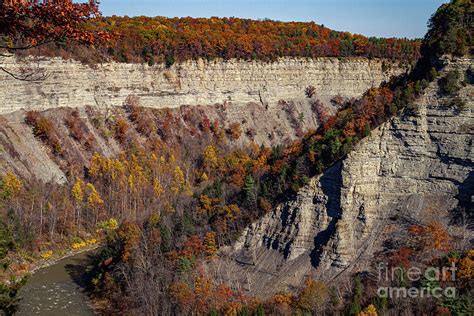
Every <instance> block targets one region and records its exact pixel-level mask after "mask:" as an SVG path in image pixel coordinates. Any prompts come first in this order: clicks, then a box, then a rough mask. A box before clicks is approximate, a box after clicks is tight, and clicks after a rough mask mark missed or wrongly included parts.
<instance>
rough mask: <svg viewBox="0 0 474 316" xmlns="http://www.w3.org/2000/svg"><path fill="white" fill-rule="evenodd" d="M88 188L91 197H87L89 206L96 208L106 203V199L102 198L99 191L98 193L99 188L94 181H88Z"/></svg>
mask: <svg viewBox="0 0 474 316" xmlns="http://www.w3.org/2000/svg"><path fill="white" fill-rule="evenodd" d="M87 188H88V189H89V197H88V198H87V204H88V205H89V207H91V208H94V207H98V206H101V205H102V204H104V200H102V198H101V197H100V195H99V193H97V190H96V189H95V187H94V185H93V184H92V183H88V184H87Z"/></svg>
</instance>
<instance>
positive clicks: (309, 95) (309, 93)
mask: <svg viewBox="0 0 474 316" xmlns="http://www.w3.org/2000/svg"><path fill="white" fill-rule="evenodd" d="M304 93H305V94H306V97H307V98H308V99H311V98H312V97H313V96H314V95H315V93H316V88H315V87H314V86H308V87H307V88H306V89H305V90H304Z"/></svg>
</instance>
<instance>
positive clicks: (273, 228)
mask: <svg viewBox="0 0 474 316" xmlns="http://www.w3.org/2000/svg"><path fill="white" fill-rule="evenodd" d="M472 65H473V60H472V59H457V60H455V61H454V62H452V63H449V64H448V65H446V67H445V68H444V70H443V72H444V73H446V72H448V71H450V70H452V69H455V68H456V69H458V70H459V71H460V73H465V72H466V70H467V69H469V68H472ZM438 91H439V87H438V85H437V83H436V82H434V83H432V84H431V85H430V86H429V88H428V89H427V90H426V91H425V94H424V96H423V97H422V98H420V99H419V100H418V101H417V108H418V109H417V111H416V114H412V115H404V116H403V117H397V118H393V119H392V120H390V121H389V122H387V123H384V124H382V125H381V126H380V127H379V128H377V129H376V130H374V131H372V133H371V135H370V136H369V137H367V138H365V139H364V140H362V141H361V142H360V143H359V144H358V145H357V146H356V148H355V149H354V150H353V151H352V152H351V153H350V154H349V155H348V157H347V158H346V159H344V160H343V161H342V162H340V163H339V164H336V165H335V166H333V167H331V168H330V169H329V170H327V171H326V172H325V173H324V174H323V175H321V176H318V177H315V178H313V179H311V181H310V183H309V184H308V185H307V186H306V187H304V188H303V189H301V190H300V191H299V192H298V195H297V197H296V199H295V200H293V201H289V202H287V203H284V204H282V205H280V206H278V207H277V208H276V209H275V210H274V211H273V212H271V213H270V214H268V215H266V216H264V217H263V218H262V219H260V220H259V221H257V222H256V223H253V224H252V225H251V226H249V227H248V228H247V229H246V230H245V231H244V233H243V235H242V236H241V238H240V239H239V240H238V241H237V242H236V243H235V244H234V245H233V246H232V247H229V248H227V249H224V251H223V258H224V259H223V260H224V262H225V264H221V265H222V266H225V269H226V273H225V274H224V275H226V276H227V281H230V282H231V283H233V284H234V285H235V286H237V287H242V288H244V289H246V290H247V291H248V292H250V293H251V294H253V295H261V296H268V295H270V294H272V293H275V292H278V291H281V290H288V289H290V290H291V289H294V288H298V287H299V286H301V285H302V283H303V281H304V279H305V277H308V276H312V277H316V278H320V279H323V280H326V281H329V282H334V281H336V280H337V278H338V277H339V276H340V275H341V274H343V273H344V272H347V271H351V270H353V269H355V267H356V266H358V265H360V264H362V265H364V264H365V265H367V264H370V258H371V255H372V254H373V253H374V252H375V251H376V250H379V249H380V247H381V241H382V239H383V235H384V232H385V229H386V228H387V227H388V226H389V224H393V223H395V222H396V221H397V219H400V218H403V219H404V220H406V221H412V222H421V223H428V222H430V221H432V220H437V221H442V222H445V223H448V222H450V221H451V222H452V216H450V215H452V214H450V213H449V211H452V210H454V209H455V208H457V207H458V206H461V207H463V208H465V209H468V210H469V209H471V210H472V196H473V192H474V176H473V174H474V163H473V158H474V153H473V148H474V147H473V141H474V115H473V112H472V110H473V108H474V104H473V103H474V102H473V101H474V88H473V86H472V85H470V84H467V85H466V87H464V88H462V89H461V91H460V92H459V95H460V97H461V99H462V100H464V101H465V102H466V106H465V108H464V109H463V110H460V109H457V108H455V107H453V106H451V101H452V97H441V96H439V94H438ZM399 224H400V223H399ZM470 234H471V238H473V237H474V234H473V233H472V231H471V233H470ZM362 258H363V260H362Z"/></svg>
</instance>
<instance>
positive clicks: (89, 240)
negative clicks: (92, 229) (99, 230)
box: [86, 238, 97, 245]
mask: <svg viewBox="0 0 474 316" xmlns="http://www.w3.org/2000/svg"><path fill="white" fill-rule="evenodd" d="M86 243H87V244H88V245H94V244H96V243H97V239H95V238H91V239H87V240H86Z"/></svg>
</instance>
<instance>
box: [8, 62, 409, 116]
mask: <svg viewBox="0 0 474 316" xmlns="http://www.w3.org/2000/svg"><path fill="white" fill-rule="evenodd" d="M0 66H2V67H4V68H5V69H7V70H9V71H10V72H13V73H21V72H22V71H26V72H27V73H28V72H29V71H32V72H34V73H36V74H41V75H45V76H46V79H45V80H43V81H39V82H25V81H19V80H15V79H13V78H12V77H11V76H9V75H7V74H5V73H2V72H0V81H1V82H2V84H1V85H0V113H3V114H4V113H9V112H13V111H15V110H18V109H21V108H23V109H35V110H43V109H48V108H55V107H83V106H86V105H91V106H100V107H106V106H120V105H122V104H123V102H124V100H125V98H126V97H127V96H128V95H130V94H135V95H138V96H139V97H140V98H141V102H142V105H143V106H148V107H155V108H173V107H179V106H181V105H210V104H216V103H221V104H222V103H224V102H232V103H233V104H246V103H248V102H254V103H262V104H265V105H266V104H272V103H276V102H278V101H279V100H280V99H284V100H289V99H293V98H304V90H305V88H306V87H307V86H309V85H313V86H314V87H316V91H317V96H318V97H319V98H320V99H321V100H323V101H327V100H329V99H330V98H332V97H334V96H335V95H338V94H340V95H341V96H343V97H357V96H359V95H361V94H362V93H363V92H365V91H366V90H367V89H368V88H370V87H372V86H378V85H379V84H380V83H381V82H382V81H385V80H389V79H390V78H391V77H392V76H394V75H398V74H400V73H403V72H405V71H407V67H405V66H403V67H400V66H399V65H398V64H397V63H395V62H392V61H388V60H385V61H382V60H377V59H371V60H369V59H366V58H344V59H338V58H318V59H296V58H295V59H292V58H282V59H280V60H278V61H276V62H272V63H264V62H257V61H238V60H230V61H222V60H213V61H203V60H198V61H188V62H185V63H181V64H175V65H173V66H172V67H170V68H169V69H168V68H166V67H165V66H164V65H155V66H148V65H141V64H125V63H107V64H98V65H93V66H88V65H83V64H81V63H79V62H75V61H66V60H62V59H59V58H55V59H47V58H39V59H26V60H22V61H20V60H16V59H14V58H2V59H1V60H0Z"/></svg>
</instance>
